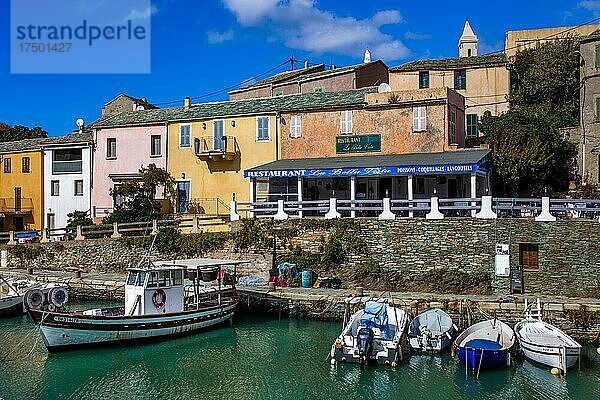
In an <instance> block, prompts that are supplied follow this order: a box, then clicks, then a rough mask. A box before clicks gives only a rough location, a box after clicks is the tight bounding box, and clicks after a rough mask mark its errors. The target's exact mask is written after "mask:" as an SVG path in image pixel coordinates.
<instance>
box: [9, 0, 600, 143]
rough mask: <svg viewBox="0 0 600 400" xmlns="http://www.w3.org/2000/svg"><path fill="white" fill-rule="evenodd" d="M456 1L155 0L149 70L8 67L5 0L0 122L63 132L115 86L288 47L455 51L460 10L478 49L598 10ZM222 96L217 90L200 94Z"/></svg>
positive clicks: (210, 87) (339, 55)
mask: <svg viewBox="0 0 600 400" xmlns="http://www.w3.org/2000/svg"><path fill="white" fill-rule="evenodd" d="M13 1H18V0H13ZM92 1H102V0H92ZM114 1H117V0H114ZM458 3H459V4H460V6H457V2H447V1H444V2H442V1H433V2H429V3H427V6H426V7H424V6H423V5H421V3H419V2H414V1H397V0H396V1H392V0H381V1H354V0H347V1H339V0H317V1H311V0H286V1H278V0H202V1H200V0H153V2H152V10H151V12H152V16H151V22H152V36H151V43H152V65H151V68H152V69H151V73H150V74H140V75H135V74H132V75H101V74H95V75H60V74H59V75H45V74H40V75H14V74H11V73H10V57H9V38H10V37H9V33H10V32H9V28H10V7H9V1H7V0H2V1H0V16H1V18H0V122H6V123H8V124H11V125H14V124H20V125H26V126H35V125H39V126H42V127H43V128H44V129H46V130H47V131H48V132H50V135H52V136H55V135H63V134H66V133H68V132H70V131H71V130H72V129H74V128H75V123H74V121H75V120H76V119H77V118H84V119H85V120H86V122H91V121H93V120H95V119H96V118H98V117H99V116H100V112H101V108H102V105H103V104H104V103H106V102H107V101H109V100H110V99H112V98H113V97H114V96H116V95H118V94H119V93H127V94H130V95H132V96H136V97H142V96H145V97H147V98H148V100H149V101H151V102H155V103H159V102H165V101H172V100H183V98H184V97H185V96H190V97H194V96H201V95H203V94H206V93H210V92H214V91H217V90H220V89H223V88H225V87H227V86H230V85H234V84H236V83H239V82H241V81H243V80H246V79H249V78H252V77H253V76H256V75H258V74H260V73H262V72H264V71H266V70H269V69H271V68H273V67H274V66H276V65H278V64H280V63H281V62H282V61H284V60H285V59H287V58H289V57H290V55H292V54H293V55H294V57H295V58H297V59H300V60H308V61H310V62H313V63H318V62H324V63H326V64H329V62H330V60H331V59H333V63H334V64H336V65H338V66H343V65H348V64H354V63H357V62H360V61H362V53H363V51H364V48H365V47H368V48H369V49H370V50H371V52H372V57H373V59H379V58H380V59H383V61H385V62H386V63H387V64H388V66H395V65H398V64H401V63H403V62H407V61H410V60H413V59H418V58H438V57H454V56H456V55H457V51H458V50H457V40H458V38H459V36H460V34H461V31H462V28H463V24H464V21H465V19H466V18H468V19H469V22H470V23H471V26H472V27H473V29H474V31H475V33H476V34H477V35H478V36H479V39H480V47H479V49H480V50H479V52H480V54H481V53H483V52H488V51H493V50H498V49H502V48H503V46H504V36H505V33H506V31H507V30H517V29H531V28H540V27H553V26H564V25H578V24H581V23H584V22H587V21H589V20H592V19H594V18H596V17H600V0H594V1H577V0H576V1H564V0H530V1H523V0H519V1H516V0H504V1H498V2H481V1H471V0H467V1H461V2H458ZM280 70H283V68H282V69H280ZM226 98H227V95H226V93H220V94H217V95H213V96H210V97H206V98H204V99H203V100H204V101H209V100H223V99H226ZM198 101H200V100H198Z"/></svg>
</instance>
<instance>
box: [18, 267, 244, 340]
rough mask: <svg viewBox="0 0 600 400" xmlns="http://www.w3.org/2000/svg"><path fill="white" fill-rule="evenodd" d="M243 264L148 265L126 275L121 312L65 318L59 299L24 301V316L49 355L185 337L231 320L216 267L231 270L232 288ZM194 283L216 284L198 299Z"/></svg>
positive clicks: (230, 301)
mask: <svg viewBox="0 0 600 400" xmlns="http://www.w3.org/2000/svg"><path fill="white" fill-rule="evenodd" d="M244 262H245V261H239V260H212V259H195V260H173V261H164V262H160V263H153V262H151V261H150V260H149V259H148V261H147V263H146V264H145V265H142V262H140V264H138V266H137V267H135V268H129V269H128V275H127V280H126V284H125V304H124V306H123V307H115V308H103V309H92V310H85V311H75V312H67V311H66V310H64V309H63V308H64V305H65V303H66V301H67V299H68V298H65V297H62V298H58V299H54V298H50V299H48V300H47V301H45V302H43V304H37V303H36V304H32V303H31V302H29V301H27V305H28V307H29V308H28V311H29V314H30V315H31V317H32V318H33V320H34V322H35V323H36V325H38V326H39V327H40V332H41V335H42V338H43V340H44V343H45V345H46V347H47V348H48V350H50V351H61V350H67V349H71V348H74V347H85V346H94V345H105V344H115V343H122V342H125V341H134V340H143V339H153V338H164V337H169V336H175V335H180V334H185V333H189V332H192V331H196V330H199V329H202V328H207V327H210V326H214V325H217V324H220V323H222V322H225V321H227V320H230V319H231V317H232V316H233V311H234V308H235V307H236V305H237V303H238V300H237V296H236V294H235V285H234V284H233V285H232V287H230V288H228V289H226V290H223V288H222V285H221V277H222V274H221V272H222V267H224V266H230V267H233V270H234V272H233V275H234V276H233V282H235V271H236V270H237V265H239V264H241V263H244ZM186 278H189V279H190V280H191V281H192V282H193V287H194V291H193V295H192V296H190V297H186V296H185V289H184V286H185V279H186ZM200 281H205V282H210V281H217V283H218V287H217V289H216V290H213V291H210V292H204V293H203V292H201V290H200V283H199V282H200ZM30 293H31V292H30ZM37 295H39V293H37ZM28 299H29V296H28V297H27V300H28ZM51 306H54V307H58V309H59V310H58V311H53V310H51V308H52V307H51Z"/></svg>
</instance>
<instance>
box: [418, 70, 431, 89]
mask: <svg viewBox="0 0 600 400" xmlns="http://www.w3.org/2000/svg"><path fill="white" fill-rule="evenodd" d="M428 87H429V71H421V72H419V89H427V88H428Z"/></svg>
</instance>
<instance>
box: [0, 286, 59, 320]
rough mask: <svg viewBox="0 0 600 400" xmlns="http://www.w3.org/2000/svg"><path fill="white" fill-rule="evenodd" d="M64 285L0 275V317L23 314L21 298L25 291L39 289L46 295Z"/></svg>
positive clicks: (23, 307) (23, 308)
mask: <svg viewBox="0 0 600 400" xmlns="http://www.w3.org/2000/svg"><path fill="white" fill-rule="evenodd" d="M58 287H64V286H62V285H59V284H53V283H44V284H41V283H39V282H36V281H34V280H30V279H18V280H8V279H5V278H2V277H0V317H1V316H8V315H18V314H24V313H25V312H26V308H25V304H24V302H23V299H24V297H25V295H26V294H27V292H29V291H31V290H34V289H36V290H39V291H40V292H42V294H44V295H47V294H48V293H49V292H50V291H51V290H52V289H54V288H58Z"/></svg>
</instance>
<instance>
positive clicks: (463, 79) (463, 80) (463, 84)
mask: <svg viewBox="0 0 600 400" xmlns="http://www.w3.org/2000/svg"><path fill="white" fill-rule="evenodd" d="M466 88H467V71H466V70H464V69H459V70H456V71H454V89H456V90H463V89H466Z"/></svg>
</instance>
